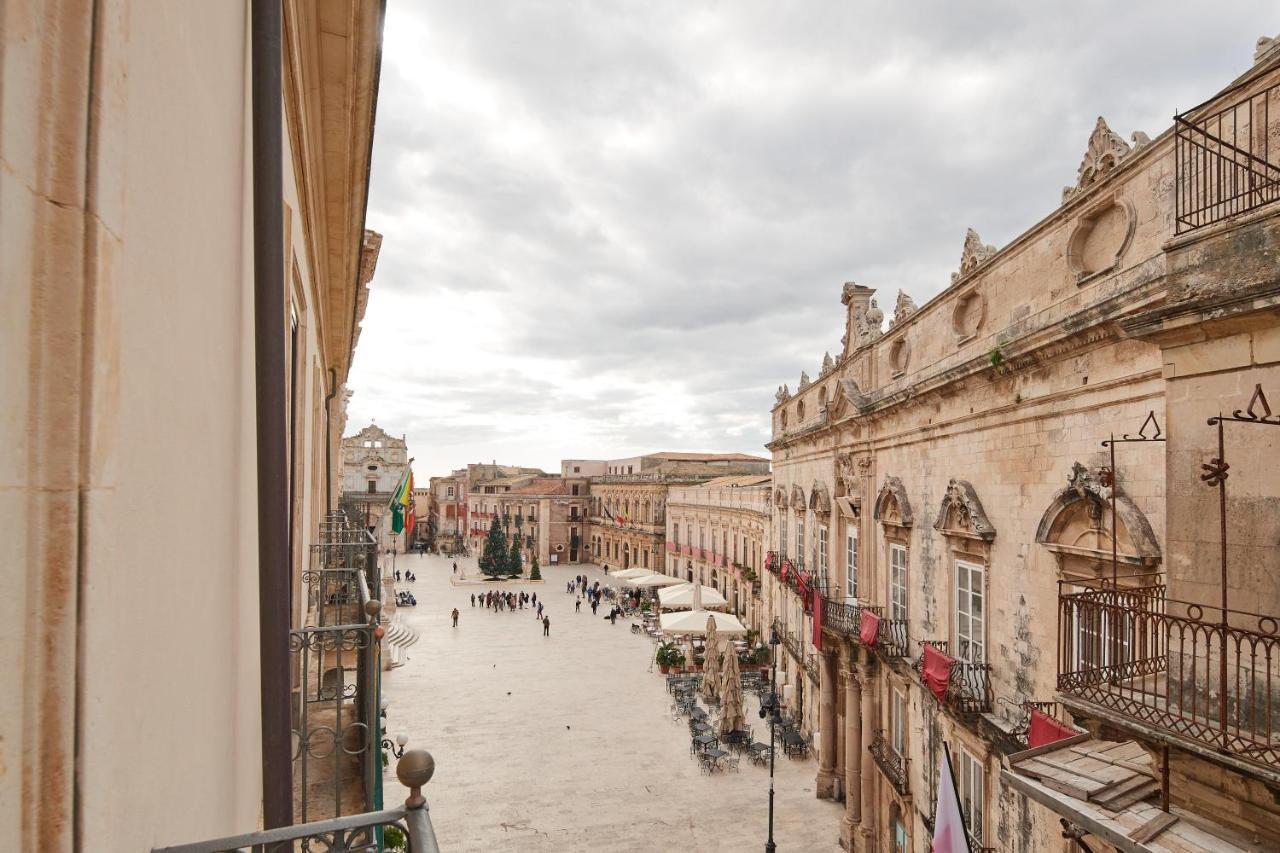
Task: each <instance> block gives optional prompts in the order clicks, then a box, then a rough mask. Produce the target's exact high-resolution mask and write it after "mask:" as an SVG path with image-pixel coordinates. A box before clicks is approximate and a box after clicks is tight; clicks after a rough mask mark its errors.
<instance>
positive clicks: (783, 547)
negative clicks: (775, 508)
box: [778, 513, 787, 557]
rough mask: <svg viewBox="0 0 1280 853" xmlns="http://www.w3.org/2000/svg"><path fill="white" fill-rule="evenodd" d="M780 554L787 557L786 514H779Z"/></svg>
mask: <svg viewBox="0 0 1280 853" xmlns="http://www.w3.org/2000/svg"><path fill="white" fill-rule="evenodd" d="M778 553H779V554H780V555H781V556H783V557H785V556H787V516H786V513H778Z"/></svg>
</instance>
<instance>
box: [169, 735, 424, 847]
mask: <svg viewBox="0 0 1280 853" xmlns="http://www.w3.org/2000/svg"><path fill="white" fill-rule="evenodd" d="M434 770H435V761H434V760H433V759H432V758H431V756H430V755H429V754H428V753H426V752H423V751H422V750H411V751H409V752H407V753H405V754H404V756H403V757H402V758H401V759H400V761H399V762H398V763H397V765H396V775H397V776H399V778H400V781H401V782H403V783H404V784H405V785H406V786H408V787H409V789H410V791H409V798H408V799H407V800H406V801H405V804H404V805H403V806H401V807H400V808H395V809H387V810H385V811H380V812H366V813H364V814H357V815H349V816H347V817H339V818H334V819H332V820H321V821H315V822H312V823H302V824H298V825H296V826H286V827H281V828H279V829H265V830H261V831H259V832H250V833H247V834H245V835H234V836H230V837H228V838H216V839H212V840H209V841H199V842H196V843H194V844H180V845H177V846H176V847H157V848H153V849H152V853H244V851H252V853H294V851H299V850H300V851H303V853H320V851H324V853H379V851H381V850H383V849H384V845H385V842H386V839H387V836H388V835H389V834H390V833H389V830H395V831H398V832H399V833H400V836H401V838H403V839H404V842H405V846H406V849H407V850H408V851H409V853H440V846H439V844H438V843H437V842H436V833H435V829H434V827H433V826H432V825H431V812H430V809H429V807H428V806H427V801H426V799H424V798H423V796H422V786H423V785H425V784H426V783H427V781H429V780H430V779H431V776H432V774H433V772H434Z"/></svg>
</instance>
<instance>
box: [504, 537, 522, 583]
mask: <svg viewBox="0 0 1280 853" xmlns="http://www.w3.org/2000/svg"><path fill="white" fill-rule="evenodd" d="M522 571H523V569H522V567H521V565H520V537H519V536H514V537H512V539H511V552H510V554H508V556H507V574H509V575H512V576H518V575H520V573H521V572H522Z"/></svg>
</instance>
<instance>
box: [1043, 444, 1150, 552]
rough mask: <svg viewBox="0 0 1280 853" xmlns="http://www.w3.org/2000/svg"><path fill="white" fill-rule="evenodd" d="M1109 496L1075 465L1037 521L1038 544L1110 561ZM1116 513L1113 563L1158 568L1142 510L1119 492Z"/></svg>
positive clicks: (1108, 492) (1080, 467)
mask: <svg viewBox="0 0 1280 853" xmlns="http://www.w3.org/2000/svg"><path fill="white" fill-rule="evenodd" d="M1111 496H1112V489H1111V488H1109V487H1107V486H1104V485H1103V484H1102V483H1101V482H1099V481H1098V480H1096V479H1094V478H1093V476H1092V475H1091V474H1090V473H1089V469H1088V468H1086V467H1085V466H1084V465H1081V464H1080V463H1079V462H1076V463H1075V464H1073V465H1072V466H1071V474H1070V475H1069V476H1068V477H1067V485H1066V486H1065V487H1063V488H1062V489H1061V490H1059V491H1058V492H1057V494H1055V495H1054V496H1053V500H1052V501H1050V503H1049V506H1048V507H1047V508H1046V509H1045V511H1044V515H1042V516H1041V517H1040V524H1039V525H1038V526H1037V527H1036V542H1038V543H1040V544H1041V545H1044V546H1045V547H1046V548H1048V549H1049V550H1051V551H1054V552H1055V553H1058V554H1060V555H1062V556H1065V557H1083V558H1086V559H1089V560H1091V561H1092V562H1094V563H1095V564H1096V563H1097V562H1099V561H1110V559H1111V527H1110V519H1111V503H1110V501H1111ZM1115 509H1116V521H1117V535H1116V557H1117V560H1118V561H1119V562H1122V563H1126V564H1129V565H1140V566H1154V565H1156V564H1158V563H1159V562H1160V560H1161V554H1160V544H1159V543H1158V542H1157V541H1156V537H1155V533H1154V532H1152V530H1151V525H1150V523H1149V522H1148V521H1147V517H1146V516H1145V515H1143V513H1142V510H1140V509H1138V507H1137V505H1136V504H1135V503H1134V502H1133V501H1132V500H1130V499H1129V498H1128V497H1126V496H1125V495H1124V494H1120V493H1117V494H1116V497H1115Z"/></svg>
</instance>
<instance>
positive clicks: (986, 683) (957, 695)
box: [912, 640, 991, 714]
mask: <svg viewBox="0 0 1280 853" xmlns="http://www.w3.org/2000/svg"><path fill="white" fill-rule="evenodd" d="M920 646H921V651H920V657H918V658H916V660H915V663H914V664H913V665H912V666H913V668H914V669H915V671H916V674H917V675H919V676H920V677H921V679H923V672H924V646H933V647H934V648H935V649H937V650H938V651H940V652H942V653H943V654H944V655H947V656H948V657H950V656H951V652H950V648H951V644H950V643H949V642H947V641H945V640H921V641H920ZM952 660H953V663H952V664H951V672H950V675H949V677H948V679H947V693H946V697H945V699H944V703H943V704H945V705H946V707H947V708H949V709H950V710H951V711H953V712H955V713H957V714H985V713H987V712H988V711H990V710H991V664H989V663H974V662H971V661H968V660H965V659H964V658H963V657H960V658H953V659H952Z"/></svg>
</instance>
